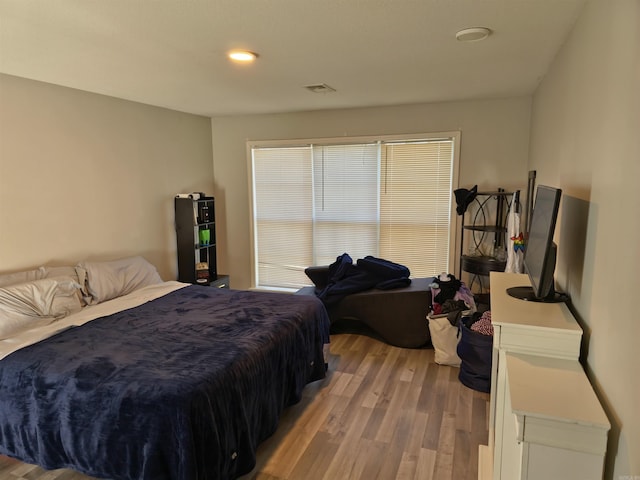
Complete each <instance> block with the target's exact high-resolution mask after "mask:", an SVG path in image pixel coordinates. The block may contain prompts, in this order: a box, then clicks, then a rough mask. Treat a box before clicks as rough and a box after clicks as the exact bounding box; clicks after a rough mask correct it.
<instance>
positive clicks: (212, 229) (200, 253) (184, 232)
mask: <svg viewBox="0 0 640 480" xmlns="http://www.w3.org/2000/svg"><path fill="white" fill-rule="evenodd" d="M175 223H176V244H177V245H176V247H177V251H178V281H180V282H185V283H196V284H200V285H209V284H211V283H212V282H215V281H216V280H217V279H218V274H217V270H216V223H215V200H214V198H213V197H206V196H200V197H199V198H190V197H186V198H185V197H176V198H175Z"/></svg>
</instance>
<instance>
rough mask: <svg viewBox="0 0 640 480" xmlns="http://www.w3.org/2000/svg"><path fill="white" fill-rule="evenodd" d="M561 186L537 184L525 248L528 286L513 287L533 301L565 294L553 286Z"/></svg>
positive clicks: (557, 298) (512, 292)
mask: <svg viewBox="0 0 640 480" xmlns="http://www.w3.org/2000/svg"><path fill="white" fill-rule="evenodd" d="M561 195H562V190H560V189H559V188H552V187H548V186H546V185H538V188H537V189H536V198H535V203H534V205H533V213H532V215H531V226H530V227H529V235H528V237H527V241H526V246H525V251H524V262H523V263H524V269H525V272H526V273H527V274H528V275H529V280H530V282H531V286H530V287H529V286H526V287H512V288H509V289H507V293H508V294H509V295H511V296H512V297H515V298H519V299H521V300H529V301H533V302H563V301H565V300H566V296H564V295H560V294H557V293H556V291H555V288H554V273H555V268H556V252H557V246H556V244H555V243H554V242H553V234H554V231H555V228H556V220H557V218H558V210H559V207H560V197H561Z"/></svg>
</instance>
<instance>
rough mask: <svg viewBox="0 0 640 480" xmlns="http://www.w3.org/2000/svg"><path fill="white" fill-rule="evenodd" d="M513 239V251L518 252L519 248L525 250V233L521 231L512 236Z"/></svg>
mask: <svg viewBox="0 0 640 480" xmlns="http://www.w3.org/2000/svg"><path fill="white" fill-rule="evenodd" d="M511 240H513V251H514V252H517V251H518V250H519V251H521V252H524V235H523V234H522V232H520V235H518V236H514V237H511Z"/></svg>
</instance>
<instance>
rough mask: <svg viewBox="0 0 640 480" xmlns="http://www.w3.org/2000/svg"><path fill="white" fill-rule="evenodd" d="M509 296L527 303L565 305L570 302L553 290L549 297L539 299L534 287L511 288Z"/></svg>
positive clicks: (508, 292)
mask: <svg viewBox="0 0 640 480" xmlns="http://www.w3.org/2000/svg"><path fill="white" fill-rule="evenodd" d="M507 294H508V295H509V296H511V297H513V298H517V299H519V300H524V301H526V302H541V303H564V302H566V301H567V300H569V297H567V295H566V294H564V293H559V292H556V291H555V290H553V291H552V292H551V293H550V294H549V295H547V296H546V297H544V298H538V297H536V296H535V295H534V293H533V287H524V286H523V287H510V288H507Z"/></svg>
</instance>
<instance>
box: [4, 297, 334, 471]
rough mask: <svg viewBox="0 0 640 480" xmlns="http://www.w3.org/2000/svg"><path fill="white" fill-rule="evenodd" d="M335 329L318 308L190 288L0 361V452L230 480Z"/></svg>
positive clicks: (315, 373)
mask: <svg viewBox="0 0 640 480" xmlns="http://www.w3.org/2000/svg"><path fill="white" fill-rule="evenodd" d="M328 331H329V321H328V318H327V314H326V311H325V309H324V306H323V305H322V303H321V302H320V301H319V300H317V299H315V298H313V297H305V296H298V295H285V294H277V293H258V292H245V291H234V290H223V289H215V288H208V287H201V286H188V287H185V288H183V289H180V290H178V291H175V292H173V293H170V294H168V295H166V296H164V297H162V298H159V299H157V300H153V301H151V302H149V303H146V304H144V305H141V306H139V307H136V308H132V309H130V310H126V311H124V312H120V313H117V314H115V315H111V316H108V317H104V318H101V319H97V320H94V321H92V322H89V323H88V324H85V325H83V326H81V327H74V328H71V329H68V330H66V331H64V332H61V333H59V334H57V335H55V336H53V337H51V338H49V339H47V340H44V341H42V342H40V343H37V344H35V345H32V346H29V347H26V348H23V349H21V350H18V351H17V352H15V353H13V354H11V355H9V356H8V357H6V358H5V359H3V360H1V361H0V452H1V453H4V454H6V455H9V456H11V457H15V458H18V459H21V460H23V461H26V462H29V463H36V464H39V465H41V466H43V467H44V468H48V469H49V468H59V467H71V468H74V469H76V470H79V471H81V472H84V473H87V474H89V475H93V476H96V477H101V478H113V479H153V480H162V479H174V480H179V479H180V480H196V479H227V478H236V477H237V476H239V475H242V474H244V473H247V472H249V471H250V470H251V469H252V468H253V467H254V465H255V451H256V447H257V445H258V444H259V443H260V442H261V441H262V440H264V439H265V438H267V437H268V436H269V435H271V434H272V433H273V432H274V431H275V429H276V426H277V423H278V419H279V416H280V413H281V411H282V410H283V409H284V408H285V407H286V406H288V405H291V404H294V403H296V402H298V401H299V400H300V395H301V391H302V389H303V387H304V385H305V384H306V383H308V382H310V381H313V380H318V379H320V378H323V377H324V375H325V366H324V360H323V355H322V349H323V343H325V342H327V343H328V341H329V334H328Z"/></svg>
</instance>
